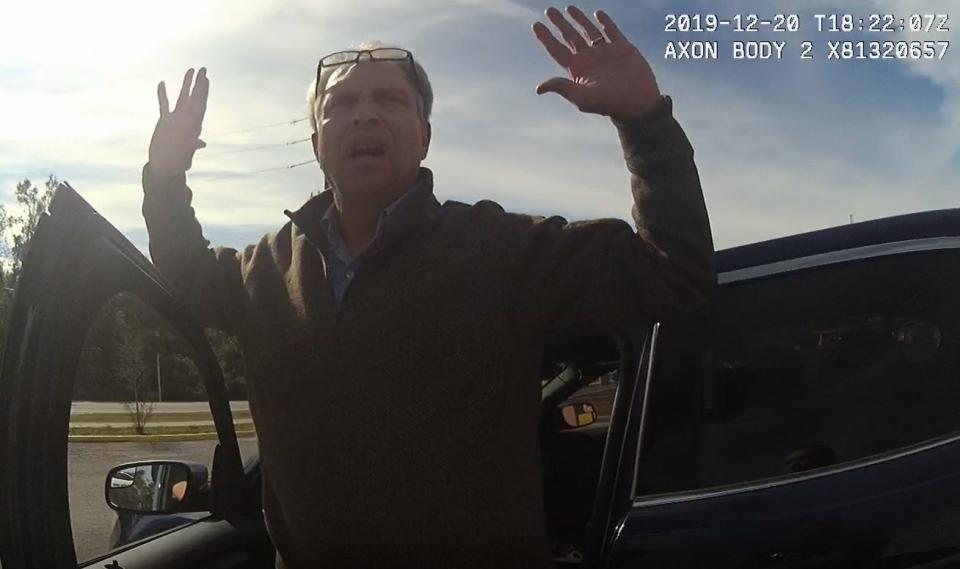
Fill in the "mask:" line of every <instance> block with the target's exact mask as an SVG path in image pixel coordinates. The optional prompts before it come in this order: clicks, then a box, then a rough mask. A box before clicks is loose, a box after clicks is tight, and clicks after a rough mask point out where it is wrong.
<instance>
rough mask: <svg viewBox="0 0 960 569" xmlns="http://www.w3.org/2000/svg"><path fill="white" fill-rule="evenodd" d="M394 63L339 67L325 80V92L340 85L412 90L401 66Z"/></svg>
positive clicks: (381, 62)
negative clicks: (397, 87) (406, 88)
mask: <svg viewBox="0 0 960 569" xmlns="http://www.w3.org/2000/svg"><path fill="white" fill-rule="evenodd" d="M403 63H405V62H394V61H361V62H358V63H351V64H346V65H339V66H337V67H336V69H334V70H333V73H332V74H331V75H330V78H329V79H328V80H327V85H326V89H325V90H326V91H331V90H335V87H337V86H338V85H340V86H341V87H340V88H341V89H342V88H349V86H351V85H360V84H361V83H362V84H368V85H376V86H400V87H409V88H411V89H412V88H413V86H412V85H410V80H409V79H408V78H407V76H406V74H405V73H404V70H403V68H401V67H400V65H401V64H403Z"/></svg>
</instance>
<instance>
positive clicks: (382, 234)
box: [320, 180, 420, 262]
mask: <svg viewBox="0 0 960 569" xmlns="http://www.w3.org/2000/svg"><path fill="white" fill-rule="evenodd" d="M419 187H420V181H419V180H418V181H417V182H416V183H414V185H413V186H412V187H411V188H410V189H409V190H407V191H406V192H404V193H403V194H402V195H401V196H400V197H398V198H397V199H395V200H393V202H392V203H391V204H390V205H388V206H387V207H386V208H384V210H383V211H382V212H381V213H380V218H379V219H378V220H377V228H376V230H374V234H373V241H372V242H371V246H373V245H378V244H382V243H384V242H387V241H390V240H392V239H393V238H394V237H395V235H396V233H397V230H398V228H399V227H400V226H401V225H402V224H403V222H404V221H405V220H406V218H408V217H410V211H411V207H410V206H411V203H413V201H414V199H413V197H412V196H413V195H414V194H416V192H417V189H418V188H419ZM320 230H321V231H323V235H324V237H326V238H327V242H328V243H330V245H331V246H333V249H334V251H335V252H336V254H337V256H339V257H340V258H341V260H343V261H345V262H350V261H351V260H353V259H352V257H351V256H350V253H349V252H348V249H347V245H346V243H345V242H344V241H343V236H342V234H341V233H340V212H339V210H337V206H336V204H335V203H333V202H331V203H330V205H328V206H327V209H326V211H324V213H323V217H321V218H320Z"/></svg>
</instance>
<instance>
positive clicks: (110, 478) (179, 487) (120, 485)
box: [106, 460, 209, 514]
mask: <svg viewBox="0 0 960 569" xmlns="http://www.w3.org/2000/svg"><path fill="white" fill-rule="evenodd" d="M208 480H209V473H208V471H207V467H206V466H204V465H202V464H197V463H194V462H174V461H164V460H150V461H144V462H132V463H129V464H121V465H120V466H115V467H113V468H112V469H110V472H108V473H107V481H106V498H107V506H109V507H110V508H111V509H113V510H116V511H118V512H130V513H136V514H173V513H177V512H196V511H205V510H207V509H208V505H207V501H208V499H209V491H208V490H209V483H208Z"/></svg>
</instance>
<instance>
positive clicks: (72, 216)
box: [0, 184, 272, 569]
mask: <svg viewBox="0 0 960 569" xmlns="http://www.w3.org/2000/svg"><path fill="white" fill-rule="evenodd" d="M119 293H126V294H129V295H133V296H135V297H137V298H138V299H139V300H141V301H142V302H143V303H145V304H146V305H148V306H149V307H151V308H152V309H153V310H155V311H156V312H157V313H158V314H159V315H161V316H162V317H164V318H165V319H166V320H167V321H168V322H169V323H170V324H171V325H172V326H173V327H174V328H175V329H176V331H177V332H178V333H180V334H181V335H182V337H183V338H184V339H185V340H186V342H187V343H188V344H189V347H190V349H192V350H193V352H194V355H195V359H196V362H197V363H198V367H199V368H200V369H199V372H200V375H201V376H202V378H203V382H204V384H205V387H206V391H207V395H208V397H209V402H210V409H211V411H212V413H213V418H214V422H215V425H216V430H217V434H218V437H219V444H218V445H217V448H216V451H215V453H214V460H213V469H212V476H211V478H212V479H211V489H210V492H211V496H210V504H211V516H210V517H209V518H208V519H206V520H204V521H203V522H200V523H198V524H194V525H193V526H191V527H188V528H183V530H181V531H176V532H171V533H170V534H167V535H163V536H159V537H157V538H154V539H152V540H150V541H148V542H146V543H143V542H141V543H135V544H132V545H130V546H128V547H126V548H124V549H120V550H117V551H114V552H111V553H110V554H108V555H105V556H101V557H99V558H97V559H93V560H90V561H89V562H87V565H91V566H97V567H103V566H106V567H117V568H119V567H125V568H127V569H131V568H134V567H192V566H199V565H203V566H217V567H259V566H263V565H264V563H265V562H271V563H272V552H270V551H269V549H265V548H264V547H263V542H264V540H265V536H266V533H265V531H264V530H263V522H262V516H261V515H260V511H259V505H258V504H259V500H257V499H251V495H253V496H254V497H255V498H258V496H256V494H257V491H258V489H256V488H253V489H251V488H250V487H249V484H247V483H246V481H245V479H244V472H243V467H242V464H241V459H240V450H239V446H238V443H237V438H236V433H235V431H234V425H233V419H232V416H231V411H230V406H229V401H228V398H227V391H226V386H225V384H224V380H223V374H222V372H221V370H220V367H219V365H218V363H217V360H216V357H215V355H214V353H213V351H212V349H211V347H210V345H209V343H208V342H207V339H206V337H205V335H204V333H203V330H202V329H201V328H200V327H199V326H198V325H197V324H196V322H195V321H194V320H193V319H192V318H191V316H190V315H189V314H188V312H187V310H186V309H185V308H183V307H182V306H181V305H180V304H179V303H178V302H177V299H176V298H175V296H174V294H173V293H172V292H171V288H170V287H169V285H168V284H167V283H166V281H165V280H164V278H163V277H162V276H161V275H160V273H159V271H158V270H157V269H156V268H155V267H154V266H153V265H152V264H151V263H150V262H149V261H148V260H147V259H146V258H145V257H144V256H143V255H142V254H141V253H140V252H139V251H138V250H137V249H136V248H135V247H134V246H133V245H132V244H131V243H130V242H129V241H128V240H127V239H126V238H124V237H123V235H122V234H121V233H120V232H119V231H117V230H116V229H115V228H114V227H113V226H111V225H110V224H109V223H108V222H107V221H106V220H105V219H104V218H102V217H101V216H100V215H99V214H98V213H97V212H96V211H95V210H94V209H93V208H92V207H91V206H90V205H89V204H88V203H87V202H85V201H84V200H83V199H82V198H81V197H80V196H79V195H78V194H77V192H76V191H74V190H73V189H72V188H71V187H70V186H69V185H66V184H61V186H60V187H59V188H58V189H57V191H56V193H55V195H54V197H53V200H52V202H51V204H50V213H49V214H45V215H43V216H42V217H41V219H40V221H39V223H38V225H37V228H36V232H35V235H34V237H33V240H32V241H31V244H30V248H29V251H28V253H27V256H26V259H25V260H24V263H23V272H22V277H21V279H20V282H19V284H18V288H17V290H16V294H15V298H14V306H13V309H12V313H11V318H10V327H9V331H8V335H7V344H6V346H5V350H4V352H3V361H2V371H0V465H2V466H0V560H2V566H3V569H19V568H24V569H26V568H35V567H45V568H67V567H70V568H73V567H76V566H77V556H76V553H75V549H74V539H73V534H72V529H71V523H70V519H71V518H70V504H69V495H68V479H67V442H68V429H69V423H70V407H71V398H72V393H73V387H74V385H73V383H74V378H75V377H76V373H75V371H76V368H77V365H78V361H79V359H80V352H81V347H82V345H83V341H84V338H85V335H86V333H87V330H88V328H89V327H90V324H91V321H92V319H93V317H94V316H95V315H96V314H97V312H98V310H99V309H100V308H101V307H102V306H103V305H104V303H105V302H107V301H108V300H109V299H110V298H112V297H114V296H116V295H117V294H119ZM254 535H255V536H256V539H251V536H254Z"/></svg>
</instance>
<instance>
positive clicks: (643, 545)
mask: <svg viewBox="0 0 960 569" xmlns="http://www.w3.org/2000/svg"><path fill="white" fill-rule="evenodd" d="M67 252H69V254H67ZM717 264H718V269H719V275H718V279H719V286H718V290H717V295H716V298H715V302H714V304H713V305H712V306H711V307H710V309H709V310H705V311H703V312H701V313H698V314H691V315H689V316H687V317H685V318H683V319H677V320H675V321H666V322H659V323H654V322H636V323H634V325H633V326H632V327H631V328H630V329H625V330H616V331H607V332H603V333H600V332H599V331H587V330H585V331H583V333H582V334H577V335H574V336H564V337H557V338H555V339H554V341H552V342H551V343H550V344H549V346H548V348H547V350H546V352H545V354H544V360H543V367H542V370H541V380H542V385H543V392H542V415H541V422H540V437H541V449H542V460H543V484H544V499H545V504H544V505H545V511H546V514H547V526H548V529H549V531H550V534H551V537H552V541H553V549H554V557H555V559H556V560H557V565H558V566H560V567H573V566H577V567H590V568H601V567H602V568H641V567H642V568H650V567H668V568H680V567H690V568H697V567H720V568H754V567H756V568H759V567H784V568H826V567H838V568H849V567H897V568H900V567H925V568H926V567H958V566H960V413H958V412H957V409H958V408H960V292H958V291H960V286H958V285H960V210H945V211H937V212H928V213H919V214H912V215H905V216H901V217H894V218H889V219H882V220H877V221H870V222H865V223H858V224H852V225H847V226H842V227H835V228H831V229H825V230H822V231H816V232H812V233H806V234H802V235H797V236H792V237H786V238H782V239H775V240H772V241H767V242H764V243H759V244H754V245H748V246H744V247H737V248H734V249H729V250H726V251H721V252H719V253H717ZM23 279H24V282H31V281H32V282H44V283H46V286H44V287H34V286H24V287H23V288H22V292H21V291H18V295H17V299H16V306H15V308H14V312H13V320H12V328H11V332H10V337H9V341H8V345H7V349H6V354H8V357H6V358H5V359H4V361H3V369H2V375H0V423H2V425H3V428H2V429H0V464H3V465H4V468H3V469H0V555H2V562H3V567H4V569H14V568H19V567H68V566H70V567H73V566H75V564H76V557H75V554H74V548H73V542H72V534H71V531H70V527H69V514H68V507H69V503H68V496H67V493H66V492H65V490H64V488H66V486H67V483H66V441H67V424H68V418H69V402H70V393H71V385H69V381H64V380H62V379H58V378H62V377H72V375H73V374H71V373H67V372H70V371H71V369H70V366H71V365H75V362H76V359H77V354H76V350H78V349H79V348H78V345H79V343H78V342H77V341H76V337H77V336H78V335H81V334H82V333H83V332H84V331H85V329H86V326H88V325H89V314H90V312H91V309H90V308H89V306H91V305H93V306H95V305H96V304H97V303H98V302H101V303H102V302H104V300H105V299H107V298H109V297H110V296H111V295H112V294H115V293H118V292H125V293H128V294H134V295H136V296H138V297H139V298H141V299H143V300H144V302H146V303H148V304H149V305H150V306H153V307H154V308H155V310H156V311H157V312H158V313H160V314H163V315H164V316H165V317H166V318H167V319H168V320H169V321H170V322H171V323H172V325H173V326H175V327H176V328H177V329H178V330H179V331H180V332H181V333H182V334H183V336H184V337H186V338H188V339H189V341H190V342H191V344H192V345H193V347H194V348H195V350H196V352H197V354H198V357H199V359H200V360H201V362H203V365H202V366H201V367H202V369H201V371H202V373H203V374H204V376H205V381H206V385H207V389H208V393H209V396H210V400H211V407H212V410H213V413H214V417H215V419H216V422H217V426H218V432H219V436H220V446H219V448H218V451H217V453H216V456H215V458H214V462H213V468H212V471H211V473H210V474H211V477H210V484H209V486H204V483H205V482H206V478H207V473H206V472H205V471H203V472H200V471H199V470H191V471H190V472H189V474H187V475H185V476H179V477H177V478H176V479H174V478H171V479H170V480H176V482H174V483H168V482H164V481H161V482H156V480H155V479H154V478H151V481H153V486H151V488H157V490H156V491H157V492H160V494H156V495H153V494H149V493H148V495H147V496H146V498H147V499H146V501H143V500H142V499H143V496H141V495H137V496H136V500H140V501H139V502H136V501H130V502H128V503H126V506H127V508H126V509H125V508H124V506H125V504H124V503H119V502H117V503H113V504H112V505H113V507H116V508H118V509H119V510H120V511H121V513H120V514H119V515H120V516H121V519H124V518H123V516H128V517H127V518H125V520H126V521H125V522H121V523H122V524H126V526H125V529H124V535H123V539H118V541H117V545H118V548H117V549H116V550H114V551H112V552H110V553H109V554H107V555H104V556H101V557H98V558H97V559H94V560H91V561H90V562H88V563H87V564H86V565H87V566H91V567H102V566H108V567H124V568H126V569H134V568H141V567H152V568H160V567H177V568H181V567H207V566H216V567H225V568H232V567H272V563H273V554H274V552H273V550H272V547H271V546H270V543H269V540H268V538H267V534H266V530H265V528H264V525H263V518H262V512H261V505H260V502H259V500H260V493H259V486H260V478H259V468H258V464H257V462H256V460H253V461H250V462H248V463H247V464H246V466H245V467H244V466H243V465H242V464H241V461H240V457H239V452H238V451H237V442H236V438H235V434H234V432H233V425H232V421H231V420H230V414H229V406H228V405H227V403H226V390H225V388H224V386H223V380H222V375H221V374H220V372H219V369H218V368H217V366H216V359H215V358H213V356H212V354H211V353H209V352H210V348H209V346H208V345H207V344H206V340H205V338H204V336H203V333H202V332H201V331H199V330H198V329H197V328H196V326H195V324H194V323H193V321H192V320H191V319H190V317H189V315H187V314H185V313H184V311H183V310H182V309H181V308H180V307H179V306H178V305H177V303H176V301H175V300H174V299H173V297H172V296H171V295H170V292H169V289H168V288H167V286H166V284H165V281H164V280H163V278H162V276H160V275H159V273H158V272H157V271H156V269H155V268H154V267H153V266H152V265H151V264H150V263H149V262H148V261H147V260H146V259H145V258H143V257H142V255H140V253H139V252H138V251H137V250H136V249H135V248H134V247H132V246H131V245H130V244H129V243H128V242H127V241H126V240H125V239H124V238H123V237H122V236H121V235H120V234H119V232H117V231H116V230H115V229H113V228H112V227H111V226H110V225H109V224H108V223H107V222H106V221H104V220H103V219H102V218H101V217H100V216H98V215H96V213H95V212H94V211H93V210H92V209H91V208H90V207H89V206H88V205H87V204H86V203H85V202H83V201H82V200H81V199H80V198H79V196H77V195H76V194H75V193H74V192H73V191H71V190H69V189H68V188H63V189H61V190H60V191H59V192H58V193H57V195H56V197H55V199H54V202H53V204H52V205H51V215H50V216H48V217H45V218H44V219H43V220H42V222H41V224H40V227H39V228H38V230H37V235H36V237H35V242H34V246H33V247H32V249H31V252H30V255H29V256H28V258H27V260H26V262H25V265H24V275H23ZM55 372H56V373H55ZM61 372H63V373H61ZM37 401H43V402H44V404H43V405H36V404H34V402H37ZM465 404H469V402H465ZM24 409H30V410H31V412H29V413H25V412H22V410H24ZM9 433H17V435H16V436H13V435H10V434H9ZM21 441H31V442H35V443H36V444H33V445H23V444H18V443H19V442H21ZM35 448H45V449H47V450H46V451H45V452H43V453H38V452H32V451H31V450H30V449H35ZM149 464H154V465H155V464H157V463H149ZM165 464H170V465H174V464H176V463H174V462H169V461H167V462H166V463H165ZM131 467H135V465H125V468H128V469H129V468H131ZM170 468H178V467H176V466H170ZM121 470H123V469H121ZM105 474H106V473H105ZM112 474H113V473H112ZM128 479H130V480H132V479H131V478H130V477H124V476H117V477H115V478H109V477H108V480H107V490H106V492H107V495H108V498H109V497H110V495H111V494H110V493H111V490H110V487H111V484H114V485H115V486H116V488H114V490H116V489H117V488H121V489H122V488H126V486H128ZM184 481H186V482H184ZM178 483H182V484H184V485H183V486H180V487H178V488H174V484H178ZM148 486H149V485H148ZM152 491H153V490H151V492H152ZM121 493H122V492H121ZM168 493H169V495H168ZM128 494H129V496H128V499H130V500H133V498H130V496H133V495H134V494H133V491H132V490H130V491H128ZM171 496H172V498H171ZM150 499H153V500H154V502H150ZM120 502H122V500H120ZM150 503H156V504H162V506H149V505H147V506H145V505H142V504H150ZM134 504H141V505H134ZM136 508H141V509H144V508H145V509H148V510H149V509H150V508H155V511H156V513H153V514H149V515H143V514H142V513H141V514H135V515H136V516H137V517H136V518H134V517H132V516H133V515H134V514H132V513H131V512H133V511H137V510H136ZM397 523H402V520H398V522H397ZM358 545H359V544H358Z"/></svg>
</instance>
